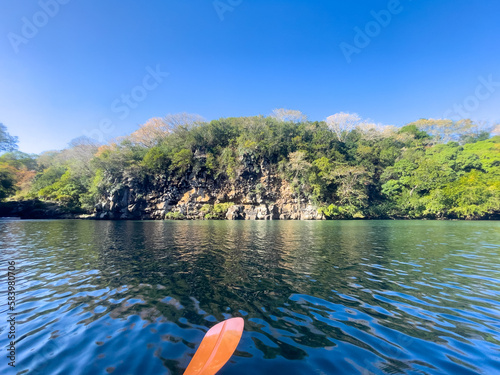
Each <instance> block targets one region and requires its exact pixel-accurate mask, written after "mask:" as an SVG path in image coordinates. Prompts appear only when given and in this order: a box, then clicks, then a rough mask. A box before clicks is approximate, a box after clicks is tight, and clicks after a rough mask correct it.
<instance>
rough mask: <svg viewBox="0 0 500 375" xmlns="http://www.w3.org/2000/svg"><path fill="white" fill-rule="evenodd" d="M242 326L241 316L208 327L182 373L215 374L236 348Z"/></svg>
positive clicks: (195, 374) (193, 374)
mask: <svg viewBox="0 0 500 375" xmlns="http://www.w3.org/2000/svg"><path fill="white" fill-rule="evenodd" d="M243 326H244V321H243V319H242V318H231V319H228V320H224V321H223V322H220V323H218V324H216V325H215V326H213V327H212V328H210V330H209V331H208V332H207V333H206V334H205V337H203V341H202V342H201V344H200V347H199V348H198V350H197V351H196V353H195V354H194V357H193V359H192V360H191V362H190V363H189V366H188V367H187V369H186V371H185V372H184V375H214V374H216V373H217V371H219V370H220V369H221V368H222V366H224V365H225V364H226V362H227V361H229V358H231V356H232V355H233V353H234V351H235V350H236V347H237V346H238V343H239V342H240V339H241V335H242V334H243Z"/></svg>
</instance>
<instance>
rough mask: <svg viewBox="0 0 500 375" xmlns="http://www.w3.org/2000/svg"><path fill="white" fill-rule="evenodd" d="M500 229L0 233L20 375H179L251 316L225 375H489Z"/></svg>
mask: <svg viewBox="0 0 500 375" xmlns="http://www.w3.org/2000/svg"><path fill="white" fill-rule="evenodd" d="M499 229H500V223H498V222H471V223H466V222H384V221H378V222H366V221H360V222H343V221H338V222H225V221H224V222H213V221H208V222H131V221H128V222H102V221H101V222H94V221H11V222H9V221H2V222H0V248H1V249H2V250H1V255H0V260H1V266H0V267H1V268H2V270H5V269H6V264H7V263H6V261H7V260H12V259H14V260H16V262H17V267H18V271H19V275H18V281H17V286H18V291H19V294H18V296H17V301H18V307H17V312H18V316H17V318H16V319H17V320H18V322H19V324H18V327H17V332H18V343H17V358H18V362H17V366H16V370H15V373H18V374H24V373H29V374H51V375H52V374H107V373H112V374H181V373H182V371H183V369H184V368H186V367H187V364H188V363H189V360H190V358H191V357H192V355H193V353H194V352H195V350H196V347H197V345H198V344H199V342H200V341H201V339H202V337H203V335H204V333H205V332H206V331H207V330H208V329H209V328H210V327H211V326H213V325H214V324H215V323H216V322H218V321H221V320H223V319H226V318H229V317H232V316H242V317H243V318H244V319H245V332H244V335H243V338H242V341H241V343H240V345H239V347H238V350H237V351H236V353H235V356H233V358H232V359H231V362H230V363H229V364H228V365H227V366H226V367H224V368H223V370H222V371H221V374H268V373H274V374H356V373H360V374H369V373H375V374H383V373H390V374H397V373H408V374H443V373H460V374H476V373H484V374H493V373H496V372H499V371H500V365H499V362H500V334H499V332H500V322H499V320H498V316H500V264H499V262H498V259H499V254H500V231H499ZM2 274H5V273H4V272H2ZM2 282H4V281H2ZM2 289H3V286H2ZM0 314H1V316H3V317H5V316H6V304H5V303H4V302H2V305H1V313H0ZM2 320H4V321H5V319H3V318H2ZM5 329H6V324H5V323H2V324H1V325H0V336H1V337H2V340H4V338H5V336H6V332H5ZM3 342H4V341H2V343H3ZM2 346H3V344H2ZM3 362H4V363H2V366H3V365H6V363H5V361H3Z"/></svg>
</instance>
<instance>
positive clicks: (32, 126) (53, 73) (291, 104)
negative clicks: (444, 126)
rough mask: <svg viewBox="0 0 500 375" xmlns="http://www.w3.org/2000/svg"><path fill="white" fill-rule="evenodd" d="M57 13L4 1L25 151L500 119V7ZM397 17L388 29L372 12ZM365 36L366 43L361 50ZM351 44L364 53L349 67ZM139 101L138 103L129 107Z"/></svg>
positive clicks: (209, 6)
mask: <svg viewBox="0 0 500 375" xmlns="http://www.w3.org/2000/svg"><path fill="white" fill-rule="evenodd" d="M54 1H56V0H42V2H41V3H44V2H46V3H47V4H52V5H51V6H49V7H48V8H47V7H45V8H46V9H48V10H43V7H42V6H41V3H40V2H38V1H33V0H23V1H2V2H1V3H0V122H2V123H4V124H5V125H6V126H7V128H8V129H9V132H10V133H11V134H13V135H17V136H19V139H20V149H21V150H22V151H25V152H35V153H38V152H41V151H44V150H49V149H60V148H63V147H65V146H66V144H67V143H68V142H69V141H70V140H71V139H73V138H76V137H79V136H81V135H84V134H86V133H85V132H87V134H89V133H88V132H90V131H92V130H95V129H99V127H100V124H101V130H100V131H101V133H100V134H101V135H103V136H104V137H106V139H109V138H113V137H116V136H120V135H125V134H128V133H130V132H132V131H134V130H135V129H136V128H137V126H138V125H139V124H141V123H144V122H145V121H146V120H147V119H148V118H151V117H155V116H163V115H165V114H167V113H176V112H189V113H198V114H200V115H202V116H203V117H205V118H206V119H208V120H210V119H215V118H220V117H227V116H249V115H258V114H263V115H267V114H269V113H271V111H272V110H273V109H274V108H281V107H285V108H291V109H299V110H301V111H303V112H304V113H305V114H307V115H308V117H309V118H310V119H312V120H322V119H324V118H326V117H327V116H329V115H331V114H334V113H337V112H340V111H344V112H356V113H358V114H359V115H360V116H362V117H365V118H370V119H372V120H374V121H376V122H381V123H385V124H393V125H398V126H400V125H403V124H404V123H407V122H410V121H414V120H416V119H419V118H423V117H426V118H428V117H433V118H441V117H443V116H444V114H445V113H447V112H446V111H447V110H448V109H453V106H454V105H457V104H458V105H463V104H466V108H469V110H468V111H467V115H470V116H469V117H471V118H473V119H477V120H489V121H498V120H500V106H499V103H500V83H496V84H495V82H500V42H499V40H500V22H499V15H500V2H499V1H498V0H478V1H470V0H440V1H436V0H413V1H411V0H401V1H400V5H399V6H395V4H397V0H391V1H387V0H384V1H379V0H370V1H369V0H358V1H346V0H342V1H336V0H329V1H311V0H309V1H307V0H287V1H285V0H281V1H270V0H266V1H264V0H242V1H238V0H221V1H219V2H218V3H216V4H219V6H220V7H221V8H220V9H219V13H218V12H217V11H216V9H215V6H214V2H213V1H212V0H204V1H201V0H190V1H181V0H161V1H160V0H151V1H143V2H139V1H131V0H106V1H102V0H99V1H98V0H85V1H84V0H69V1H68V0H64V1H63V0H59V1H60V2H62V3H64V2H66V4H64V5H59V9H55V8H54V6H53V2H54ZM231 3H232V4H233V6H231V5H229V4H231ZM224 4H226V7H228V6H229V7H231V8H232V11H229V10H227V9H226V11H224V8H222V7H223V6H224ZM389 9H390V10H392V11H393V13H392V14H391V20H390V21H389V22H387V21H384V25H383V26H379V27H378V28H377V25H376V24H374V23H373V22H372V21H374V19H375V18H374V15H373V13H372V11H375V12H380V11H389ZM40 12H42V13H40ZM47 12H49V13H51V14H50V15H48V13H47ZM220 13H223V14H222V16H223V18H224V19H223V20H221V17H220V16H219V14H220ZM385 15H387V13H386V12H385ZM26 20H28V22H29V23H35V24H34V27H35V30H32V28H33V27H32V28H31V29H30V27H29V25H28V26H26ZM370 22H372V23H370ZM374 22H377V21H374ZM23 25H24V26H23ZM37 25H39V26H37ZM367 27H368V31H369V32H370V33H371V35H372V36H371V37H369V39H370V43H369V45H367V46H364V45H363V44H362V43H361V44H360V43H359V42H360V41H359V40H358V45H357V46H356V44H355V36H356V34H357V31H355V30H366V28H367ZM355 28H359V29H355ZM35 32H36V35H33V34H34V33H35ZM22 38H24V39H22ZM364 42H365V43H366V41H364ZM342 43H347V44H349V45H351V46H352V47H355V48H358V47H360V46H362V48H358V49H357V52H359V53H353V54H352V55H351V56H350V58H351V62H350V63H348V61H347V59H346V57H345V54H344V53H343V51H342V48H341V45H342ZM343 46H344V47H345V46H346V44H344V45H343ZM16 50H17V51H16ZM158 66H159V69H160V70H161V71H162V72H168V73H169V75H168V77H164V76H159V77H157V81H158V82H159V83H157V82H155V81H154V79H153V78H152V77H147V75H148V74H149V73H148V67H150V68H152V69H153V70H156V68H157V67H158ZM490 76H491V79H492V80H493V82H494V83H490V84H489V85H488V87H486V86H485V84H484V83H481V80H480V79H479V77H483V79H484V80H486V81H488V79H489V77H490ZM145 78H146V81H145V85H146V86H147V87H148V90H146V89H144V88H142V89H141V88H140V86H142V85H143V80H144V79H145ZM160 81H161V82H160ZM478 86H481V87H480V88H479V91H478V92H479V94H478V93H477V92H476V89H477V88H478ZM134 90H135V91H134ZM132 92H134V94H135V98H138V99H140V100H137V101H132V102H130V101H129V102H128V104H124V103H122V102H121V100H122V94H128V95H130V94H131V93H132ZM478 98H479V99H478ZM113 103H114V110H113ZM467 103H468V104H467ZM124 105H125V107H126V108H127V109H128V110H129V111H127V113H126V112H125V110H124V108H123V106H124ZM448 114H450V113H449V112H448ZM449 117H451V115H450V116H449ZM102 121H108V125H107V127H106V125H104V126H103V125H102ZM93 134H94V135H97V134H99V133H97V132H95V131H94V133H93Z"/></svg>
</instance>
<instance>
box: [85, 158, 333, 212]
mask: <svg viewBox="0 0 500 375" xmlns="http://www.w3.org/2000/svg"><path fill="white" fill-rule="evenodd" d="M197 157H198V158H203V157H204V156H203V155H197ZM243 161H244V162H243V163H242V165H243V167H242V168H240V169H239V170H238V171H237V173H236V176H235V178H233V179H228V178H226V177H217V178H216V177H214V176H212V175H210V173H208V172H207V171H206V170H198V171H188V172H187V173H186V174H185V175H184V176H183V177H181V178H173V177H171V176H169V175H167V174H155V175H149V176H146V177H145V178H144V177H143V178H138V177H136V176H133V175H132V174H131V173H123V175H122V176H120V178H118V179H117V178H114V179H110V180H109V181H108V183H109V186H111V188H110V189H109V191H107V192H106V194H105V195H104V196H102V197H101V199H100V200H99V202H98V204H97V205H96V207H95V212H94V213H93V214H92V217H93V218H96V219H158V220H162V219H169V218H170V219H204V218H213V219H229V220H321V219H324V217H323V215H322V214H319V213H318V210H317V208H316V207H315V206H314V205H313V204H312V203H311V202H310V201H309V200H308V199H306V198H305V197H304V196H303V195H302V194H298V193H296V192H294V189H292V187H291V185H290V184H289V183H288V182H287V181H285V180H283V179H282V178H280V177H279V175H278V173H277V171H276V170H274V168H275V167H273V166H271V165H269V163H266V162H264V161H262V162H256V161H255V160H252V158H251V157H245V158H244V160H243Z"/></svg>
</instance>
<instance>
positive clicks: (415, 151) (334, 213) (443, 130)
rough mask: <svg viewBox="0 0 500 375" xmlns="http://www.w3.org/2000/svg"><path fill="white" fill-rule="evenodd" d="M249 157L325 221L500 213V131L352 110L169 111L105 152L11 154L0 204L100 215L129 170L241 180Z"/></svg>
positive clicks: (89, 148)
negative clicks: (36, 204)
mask: <svg viewBox="0 0 500 375" xmlns="http://www.w3.org/2000/svg"><path fill="white" fill-rule="evenodd" d="M2 131H3V132H4V133H6V130H5V129H4V128H2ZM6 134H8V133H6ZM11 141H12V139H11ZM11 146H12V142H11ZM11 148H12V147H11ZM200 155H203V157H199V156H200ZM248 160H251V161H252V165H253V166H254V168H255V169H256V170H255V172H257V173H258V172H259V168H261V166H262V165H267V166H269V168H270V169H271V170H272V171H273V172H274V173H276V174H277V175H279V176H280V177H281V178H282V179H285V180H287V181H289V182H290V184H291V186H293V188H294V189H295V191H296V193H297V194H301V195H302V196H303V197H305V198H307V199H309V200H310V201H311V202H313V203H314V204H315V205H316V206H317V207H318V210H320V211H321V212H323V213H324V214H325V216H326V217H328V218H388V217H394V218H469V219H472V218H489V217H498V215H499V214H500V136H494V137H491V136H490V134H489V133H488V132H487V131H485V129H484V128H481V129H480V128H479V127H478V126H477V125H476V124H474V123H473V122H471V121H469V120H466V121H458V122H454V121H451V120H432V119H431V120H419V121H417V122H414V123H411V124H408V125H406V126H404V127H402V128H394V127H382V126H377V125H374V124H368V123H366V122H364V121H362V120H361V119H360V118H359V117H358V116H357V115H350V114H345V113H341V114H337V115H334V116H330V117H329V118H328V119H327V120H326V121H321V122H317V121H308V120H307V119H306V118H305V116H303V115H302V114H301V113H300V112H298V111H286V110H277V111H275V112H274V115H273V116H270V117H263V116H258V117H241V118H225V119H220V120H213V121H210V122H203V121H202V120H201V119H200V118H199V117H198V116H194V115H186V114H181V115H170V116H167V117H165V118H163V119H158V118H156V119H152V120H150V121H148V122H147V123H146V124H144V125H142V126H141V127H140V129H139V130H137V131H136V132H134V133H133V134H131V135H130V136H128V137H125V138H123V139H120V140H118V141H116V142H114V143H111V144H107V145H97V144H95V143H93V142H91V141H90V140H88V139H78V140H75V141H73V142H72V144H70V147H68V148H67V149H65V150H63V151H60V152H47V153H43V154H41V155H38V156H34V155H27V154H24V153H21V152H17V151H11V152H7V153H5V154H3V155H2V156H0V179H1V181H2V183H1V184H0V198H5V197H7V196H12V195H14V194H15V197H14V198H15V199H24V198H34V197H38V198H40V199H45V200H53V201H59V202H62V203H64V204H65V205H67V206H68V207H71V208H74V209H75V210H77V209H82V208H83V209H86V210H91V209H92V207H93V205H94V204H95V203H96V202H97V199H98V198H99V196H101V195H102V194H103V193H104V192H105V191H111V190H113V189H115V188H117V186H115V185H114V184H119V183H121V181H122V180H123V174H124V172H126V173H127V174H128V175H130V176H134V177H135V178H138V179H147V178H152V176H157V175H164V176H167V177H168V178H169V179H170V181H174V182H175V181H178V180H180V179H182V178H183V177H185V176H187V175H189V174H192V173H198V172H200V171H202V172H205V174H206V175H208V176H210V177H211V178H213V179H218V180H219V181H227V183H232V182H234V181H235V180H237V179H238V178H240V179H241V178H244V176H242V175H241V173H240V172H241V171H242V169H243V166H244V165H245V163H247V162H248ZM246 165H248V163H247V164H246ZM266 188H267V187H266V186H265V185H263V184H262V183H258V184H257V185H256V187H255V189H256V190H265V189H266ZM224 203H228V202H221V204H219V205H216V206H207V207H206V208H205V211H204V212H206V218H219V217H221V216H222V214H221V212H225V211H226V210H227V207H226V206H227V205H224Z"/></svg>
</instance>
